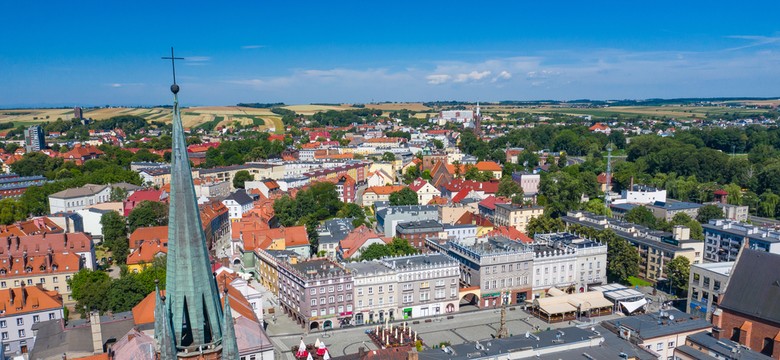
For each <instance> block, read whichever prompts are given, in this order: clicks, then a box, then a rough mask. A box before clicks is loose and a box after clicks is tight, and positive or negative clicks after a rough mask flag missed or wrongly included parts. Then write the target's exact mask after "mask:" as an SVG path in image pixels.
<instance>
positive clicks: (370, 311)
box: [344, 261, 399, 325]
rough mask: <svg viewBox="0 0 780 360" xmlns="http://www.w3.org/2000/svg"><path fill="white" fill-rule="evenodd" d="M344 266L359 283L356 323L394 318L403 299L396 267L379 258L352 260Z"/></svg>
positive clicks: (356, 300) (356, 283)
mask: <svg viewBox="0 0 780 360" xmlns="http://www.w3.org/2000/svg"><path fill="white" fill-rule="evenodd" d="M344 266H345V267H346V268H347V270H349V272H350V273H351V274H352V279H353V281H354V284H355V285H354V301H355V308H354V314H355V318H354V321H355V325H362V324H373V323H380V324H384V323H385V321H386V320H387V319H390V320H394V319H395V315H396V314H397V311H398V303H399V301H398V293H399V292H398V288H397V286H398V280H397V279H396V273H395V271H394V270H393V269H391V268H390V267H388V266H387V265H386V264H384V263H382V262H379V261H368V262H351V263H346V264H345V265H344Z"/></svg>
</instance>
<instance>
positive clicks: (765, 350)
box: [761, 337, 775, 357]
mask: <svg viewBox="0 0 780 360" xmlns="http://www.w3.org/2000/svg"><path fill="white" fill-rule="evenodd" d="M774 350H775V340H774V339H773V338H768V337H767V338H764V346H763V347H762V348H761V353H762V354H764V355H766V356H770V357H771V356H772V352H773V351H774Z"/></svg>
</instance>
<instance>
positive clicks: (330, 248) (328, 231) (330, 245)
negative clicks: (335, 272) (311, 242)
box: [317, 218, 354, 259]
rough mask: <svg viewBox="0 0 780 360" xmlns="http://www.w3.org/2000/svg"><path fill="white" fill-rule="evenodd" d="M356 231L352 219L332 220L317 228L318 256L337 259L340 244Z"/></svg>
mask: <svg viewBox="0 0 780 360" xmlns="http://www.w3.org/2000/svg"><path fill="white" fill-rule="evenodd" d="M352 229H354V227H353V226H352V219H351V218H346V219H331V220H326V221H324V222H323V223H322V224H321V225H320V226H318V227H317V235H318V240H317V254H319V255H320V256H325V257H327V258H329V259H336V254H337V253H338V251H339V243H340V242H341V240H343V239H344V238H345V237H347V235H348V234H349V233H350V232H351V231H352Z"/></svg>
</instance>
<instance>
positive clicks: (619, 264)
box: [600, 230, 640, 284]
mask: <svg viewBox="0 0 780 360" xmlns="http://www.w3.org/2000/svg"><path fill="white" fill-rule="evenodd" d="M601 233H602V236H600V240H601V241H602V242H603V243H606V244H607V276H608V277H609V278H610V281H619V282H622V283H624V284H625V283H628V278H629V277H631V276H636V275H637V274H639V261H640V257H639V251H637V249H636V248H635V247H633V246H631V244H629V243H628V241H626V240H625V239H623V238H621V237H619V236H617V235H616V234H615V232H613V231H612V230H604V231H602V232H601Z"/></svg>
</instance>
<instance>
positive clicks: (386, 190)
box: [361, 185, 406, 206]
mask: <svg viewBox="0 0 780 360" xmlns="http://www.w3.org/2000/svg"><path fill="white" fill-rule="evenodd" d="M405 188H406V186H403V185H385V186H373V187H370V188H368V189H366V191H364V192H363V197H362V199H361V201H362V203H363V206H373V205H374V203H375V202H377V201H390V194H392V193H394V192H397V191H401V190H403V189H405Z"/></svg>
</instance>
